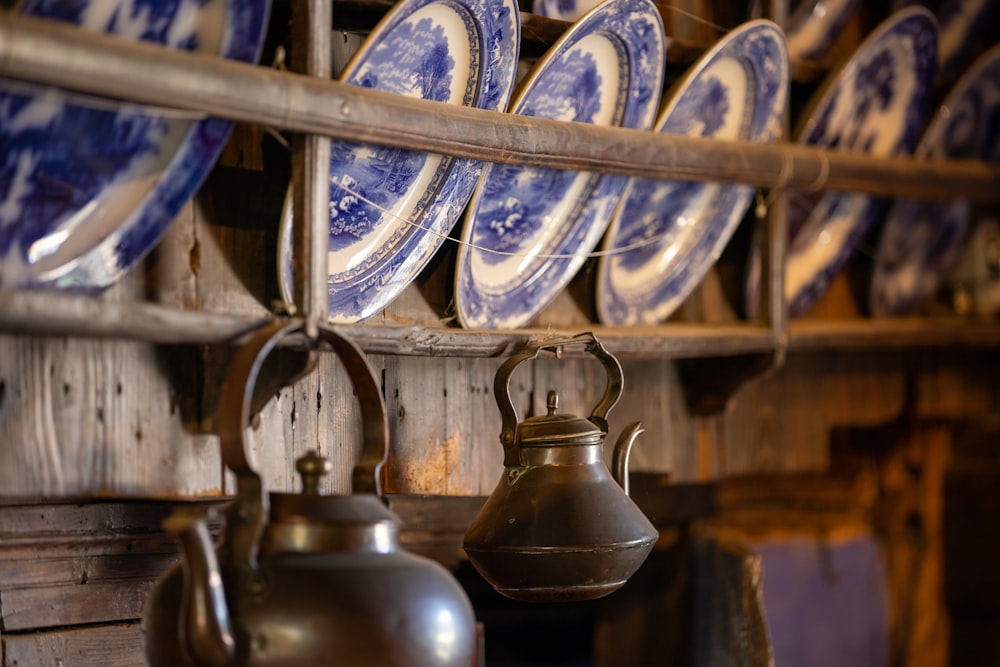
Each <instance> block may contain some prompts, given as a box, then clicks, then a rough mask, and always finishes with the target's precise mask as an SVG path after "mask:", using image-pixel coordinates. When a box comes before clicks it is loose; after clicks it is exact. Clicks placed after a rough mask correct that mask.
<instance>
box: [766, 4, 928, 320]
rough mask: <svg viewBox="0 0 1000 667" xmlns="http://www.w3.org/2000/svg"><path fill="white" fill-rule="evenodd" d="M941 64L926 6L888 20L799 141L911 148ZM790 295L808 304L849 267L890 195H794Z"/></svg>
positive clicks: (819, 102)
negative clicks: (850, 261) (855, 252)
mask: <svg viewBox="0 0 1000 667" xmlns="http://www.w3.org/2000/svg"><path fill="white" fill-rule="evenodd" d="M936 66H937V22H936V21H935V19H934V16H933V15H932V14H931V13H930V12H929V11H927V10H926V9H924V8H922V7H909V8H907V9H904V10H901V11H899V12H896V13H895V14H893V15H892V16H890V17H889V18H888V19H886V20H885V21H883V22H882V23H881V24H880V25H879V26H878V27H877V28H876V29H875V30H874V31H873V32H872V34H871V35H870V36H869V37H868V38H867V39H866V40H865V41H864V43H863V44H862V45H861V46H860V47H859V48H858V49H857V50H856V51H855V53H854V55H853V56H852V57H851V59H850V60H849V61H848V63H847V64H846V65H845V66H844V67H843V68H842V69H841V70H840V71H839V72H836V73H834V74H832V75H831V78H830V79H828V81H827V83H826V84H824V86H823V87H822V88H821V89H820V91H819V92H818V93H817V95H816V96H815V97H814V98H813V100H811V102H810V105H809V108H808V110H807V112H806V113H805V114H804V115H803V119H804V122H802V123H801V126H800V128H799V130H798V132H797V133H796V134H797V137H798V141H799V142H800V143H805V144H813V145H818V146H823V147H827V148H836V149H839V150H849V151H856V152H863V153H867V154H871V155H874V156H879V157H888V156H895V155H907V154H910V153H911V152H912V150H913V148H914V146H915V145H916V143H917V140H918V139H919V137H920V133H921V131H922V128H923V126H924V123H925V121H926V118H927V110H928V105H929V102H930V98H931V91H932V85H933V80H934V74H935V71H936ZM791 204H792V205H791V206H789V229H790V233H791V236H792V238H791V242H790V244H789V248H788V255H787V258H786V263H785V299H786V301H787V304H788V312H789V314H790V315H791V316H793V317H794V316H798V315H802V314H804V313H805V312H806V311H808V310H809V309H810V308H811V307H812V306H813V304H815V302H816V301H817V300H818V299H819V298H820V296H822V295H823V294H824V293H825V292H826V290H827V289H828V288H829V286H830V283H831V282H832V281H833V278H834V277H835V276H836V275H837V274H838V273H839V272H840V271H841V269H843V267H844V266H845V265H846V264H847V262H848V260H849V259H850V258H851V256H852V255H853V253H854V250H855V248H856V246H857V245H858V243H859V242H860V241H861V239H862V237H863V236H864V235H865V234H866V233H867V232H868V231H869V230H870V229H871V227H872V225H873V224H874V223H875V222H876V221H877V220H878V219H880V218H881V216H882V215H883V214H884V213H885V210H886V205H887V201H886V200H885V199H882V198H876V197H870V196H868V195H861V194H846V193H838V192H831V193H826V194H824V195H822V196H808V197H807V196H796V197H793V198H792V200H791Z"/></svg>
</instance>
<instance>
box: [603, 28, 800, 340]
mask: <svg viewBox="0 0 1000 667" xmlns="http://www.w3.org/2000/svg"><path fill="white" fill-rule="evenodd" d="M759 31H765V32H769V33H771V34H772V35H773V36H774V37H775V43H777V44H778V48H779V50H780V51H781V52H782V54H783V55H784V59H783V60H781V61H780V62H781V64H782V65H783V68H782V72H781V73H779V74H778V75H777V76H778V78H779V81H778V91H777V92H778V94H777V95H776V96H775V97H776V99H775V100H774V102H773V103H772V108H771V111H770V113H769V114H768V120H767V122H766V123H765V126H764V127H763V128H761V131H762V133H763V136H762V137H760V138H757V139H749V140H752V141H760V142H770V141H774V140H775V139H776V138H778V137H779V136H780V135H781V133H782V132H783V128H782V120H783V118H784V116H785V113H786V106H787V102H788V97H789V85H790V72H791V65H790V61H789V59H788V49H787V42H786V40H785V36H784V32H783V31H782V29H781V27H780V26H778V25H777V24H776V23H774V22H773V21H770V20H768V19H753V20H751V21H746V22H744V23H742V24H740V25H739V26H737V27H735V28H733V29H732V30H730V31H729V32H728V33H726V34H725V35H723V36H722V37H721V38H720V39H719V40H717V41H716V42H715V44H713V45H712V47H711V48H710V49H709V50H708V51H706V52H705V53H704V54H703V55H702V56H701V57H700V58H699V59H698V60H697V61H696V62H695V63H694V64H693V65H692V66H691V67H689V68H688V69H687V70H686V71H685V73H684V75H683V76H681V77H680V78H679V79H678V80H677V81H675V82H674V83H673V85H672V86H671V88H670V90H669V91H668V92H667V93H666V95H664V100H663V106H662V109H661V110H660V112H659V115H658V116H657V119H656V122H655V123H654V125H653V128H652V131H653V132H657V133H659V132H661V130H662V128H663V126H664V125H665V124H666V123H667V121H668V120H669V119H670V116H671V115H672V114H673V113H674V111H675V110H676V108H677V105H678V104H679V103H680V98H681V97H682V96H683V93H684V91H685V90H686V89H687V88H688V87H689V86H691V85H692V84H693V83H694V82H695V81H696V80H697V79H698V78H699V77H700V76H701V75H702V73H703V72H704V71H705V70H706V69H707V68H708V67H709V66H710V65H711V64H712V63H714V62H715V61H716V59H717V58H718V57H719V55H720V54H721V53H722V52H724V51H726V50H727V49H729V48H731V47H732V45H733V44H734V43H735V42H736V41H737V40H740V39H745V38H747V36H748V35H750V34H751V33H754V32H759ZM755 100H756V96H755ZM744 140H747V139H744ZM636 180H637V179H635V178H631V179H629V182H628V184H627V185H626V188H625V191H624V192H623V193H622V197H621V201H620V202H619V204H618V206H617V208H616V210H615V213H614V215H613V217H612V220H611V224H610V225H609V227H608V231H607V233H606V234H605V237H604V241H603V242H602V246H601V247H602V250H604V251H607V250H610V249H611V244H612V239H613V238H614V235H615V233H616V231H617V229H618V227H619V226H620V219H621V216H622V214H623V213H624V210H625V207H626V206H627V204H628V200H629V197H630V196H631V194H632V190H633V188H634V185H635V182H636ZM639 180H643V179H639ZM723 187H724V188H725V190H726V191H728V192H732V191H735V190H739V189H745V188H748V187H749V186H745V185H741V184H739V183H728V184H723ZM749 192H750V195H749V196H748V197H747V202H746V205H745V206H741V207H739V208H740V210H741V212H740V214H739V215H738V216H736V215H733V216H732V219H726V220H722V221H723V222H725V223H726V224H725V229H724V230H723V233H722V234H721V235H720V237H719V239H718V240H717V241H716V243H715V245H714V246H713V249H712V252H711V253H710V254H709V255H708V256H706V262H705V266H704V268H703V270H702V269H699V270H698V271H695V273H694V274H684V275H682V276H681V278H683V281H682V282H684V283H686V285H685V287H683V288H682V289H679V290H677V293H676V295H675V296H674V297H673V298H672V299H671V300H670V301H667V302H666V305H660V304H657V305H656V308H660V309H664V310H666V311H667V312H663V313H657V314H656V315H655V316H654V317H653V318H651V319H643V318H641V317H640V318H639V319H638V320H635V321H634V322H633V321H632V320H628V321H619V320H615V319H614V318H611V317H609V315H610V313H608V312H606V304H605V302H606V299H607V298H608V290H610V289H611V288H612V285H611V284H610V278H609V276H608V271H610V266H609V264H610V262H611V259H610V257H609V256H607V255H604V256H602V257H601V258H600V260H599V262H598V269H597V280H596V285H595V307H596V308H595V309H596V312H597V316H598V320H599V321H600V322H601V323H602V324H607V325H609V326H628V325H631V324H652V323H656V322H662V321H663V320H665V319H666V318H667V317H669V316H670V314H671V313H672V312H674V311H676V309H677V307H679V306H680V304H681V302H683V300H684V299H685V298H686V297H687V296H689V295H690V294H691V293H692V292H693V291H694V289H695V288H696V287H697V285H698V284H699V283H700V282H701V281H702V280H703V279H704V277H705V275H706V274H707V273H708V271H709V270H710V268H711V266H712V265H714V264H715V262H716V261H718V257H719V255H720V254H721V252H722V250H723V249H724V248H725V246H726V245H727V244H728V243H729V241H730V240H731V238H732V235H733V233H734V232H735V230H736V228H737V227H738V226H739V223H740V221H741V220H742V218H743V217H744V215H745V213H746V209H747V207H748V206H749V204H750V198H751V197H752V189H750V190H749ZM718 217H719V216H717V219H718ZM695 274H697V277H693V276H694V275H695ZM655 282H656V284H655V286H653V287H655V289H654V290H650V291H658V290H663V289H665V288H666V286H667V285H669V284H670V283H671V281H670V280H667V281H662V280H660V276H657V277H656V281H655ZM612 291H613V290H612Z"/></svg>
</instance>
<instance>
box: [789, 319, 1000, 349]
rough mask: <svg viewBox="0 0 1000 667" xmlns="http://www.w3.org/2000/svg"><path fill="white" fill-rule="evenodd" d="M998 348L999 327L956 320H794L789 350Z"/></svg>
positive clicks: (999, 345) (987, 322)
mask: <svg viewBox="0 0 1000 667" xmlns="http://www.w3.org/2000/svg"><path fill="white" fill-rule="evenodd" d="M959 346H960V347H965V348H969V347H975V348H984V347H997V348H1000V323H998V322H996V321H993V320H986V319H968V318H959V317H940V318H922V317H921V318H918V317H911V318H898V319H885V320H868V319H854V320H795V321H792V322H791V323H790V324H789V326H788V350H789V351H792V352H795V351H802V352H804V351H816V350H852V349H870V350H874V349H899V350H903V349H909V348H949V347H959Z"/></svg>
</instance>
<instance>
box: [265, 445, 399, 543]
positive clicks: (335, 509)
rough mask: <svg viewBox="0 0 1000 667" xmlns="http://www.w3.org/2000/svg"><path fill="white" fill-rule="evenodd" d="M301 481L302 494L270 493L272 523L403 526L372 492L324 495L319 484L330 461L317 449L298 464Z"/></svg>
mask: <svg viewBox="0 0 1000 667" xmlns="http://www.w3.org/2000/svg"><path fill="white" fill-rule="evenodd" d="M295 469H296V470H297V471H298V473H299V476H300V477H301V478H302V493H273V492H272V493H271V494H269V495H270V500H271V503H270V504H271V508H270V510H271V521H277V522H296V523H302V524H309V523H316V524H319V523H324V524H344V525H365V524H376V523H386V522H388V523H393V524H398V523H400V521H399V518H398V517H397V516H396V515H395V514H394V513H393V512H392V511H391V510H390V509H389V508H388V507H386V505H385V503H384V502H382V500H381V499H380V498H379V497H378V496H377V495H375V494H373V493H356V494H350V495H345V496H341V495H321V494H320V492H319V481H320V479H321V478H322V476H323V475H325V474H326V473H328V472H330V470H331V469H332V464H331V462H330V460H329V459H328V458H326V457H324V456H322V455H320V454H319V452H317V451H315V450H311V451H309V452H308V453H307V454H305V455H304V456H302V457H300V458H299V459H298V460H296V462H295Z"/></svg>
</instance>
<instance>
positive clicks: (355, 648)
mask: <svg viewBox="0 0 1000 667" xmlns="http://www.w3.org/2000/svg"><path fill="white" fill-rule="evenodd" d="M303 330H304V325H303V324H302V323H293V324H277V325H274V326H271V327H268V328H267V329H266V330H264V331H263V332H262V333H260V334H258V335H256V336H255V337H254V338H253V339H252V340H251V341H250V343H249V344H247V345H246V346H245V347H243V348H241V349H240V350H238V351H237V354H236V357H235V359H234V361H233V363H232V365H231V367H230V370H229V373H228V375H227V377H226V380H225V383H224V385H223V388H222V395H221V397H220V406H219V432H220V437H221V444H222V454H223V461H224V462H225V464H226V466H228V467H229V468H230V469H231V470H232V471H233V472H235V473H236V479H237V491H238V495H237V498H236V500H235V502H234V503H233V504H232V505H231V507H230V509H229V511H228V513H227V516H226V528H225V538H224V541H223V544H222V546H221V547H220V549H219V552H218V554H217V553H216V552H215V550H213V548H212V544H211V541H210V538H209V533H208V529H207V527H206V523H205V521H204V520H202V519H200V518H197V517H191V516H190V514H189V513H187V512H184V511H183V510H181V511H178V512H175V513H174V514H173V515H172V516H171V517H170V518H168V520H167V528H168V529H170V530H173V531H174V532H176V533H177V534H178V535H179V537H180V541H181V545H182V557H183V558H182V563H181V565H180V566H179V567H175V568H173V569H172V570H171V571H169V572H168V573H167V574H166V575H165V576H164V578H163V579H162V580H161V581H160V582H159V583H158V584H157V586H156V588H155V589H154V591H153V593H152V594H151V595H150V598H149V600H148V602H147V606H146V612H145V615H144V619H143V621H144V624H145V628H146V652H147V657H148V659H149V662H150V664H151V665H153V666H154V667H157V666H160V665H163V666H169V667H179V666H181V665H189V666H195V667H202V666H205V667H236V666H244V665H246V666H255V667H257V666H259V667H263V666H270V665H282V666H302V667H305V666H309V667H315V666H318V665H352V667H366V666H368V667H375V666H378V667H387V666H391V665H399V666H405V667H413V666H414V665H422V666H423V665H427V666H434V665H439V666H442V667H444V666H447V667H458V666H462V667H467V666H468V665H469V664H470V663H471V660H472V656H473V653H474V645H475V617H474V615H473V610H472V605H471V604H470V602H469V600H468V598H467V597H466V595H465V593H464V591H463V590H462V588H461V587H460V586H459V585H458V583H457V582H456V581H455V580H454V579H453V578H452V577H451V575H450V574H449V573H448V572H447V571H446V570H445V569H444V568H443V567H441V566H440V565H438V564H437V563H435V562H433V561H430V560H428V559H425V558H421V557H418V556H416V555H414V554H410V553H407V552H405V551H402V550H400V549H399V545H398V519H397V518H396V516H395V515H394V514H392V512H390V511H389V509H388V508H387V507H386V505H385V503H384V502H383V499H382V498H381V487H380V481H379V472H380V470H381V467H382V465H383V463H384V461H385V458H386V454H387V446H388V427H387V422H386V414H385V404H384V402H383V400H382V394H381V391H380V389H379V385H378V383H377V382H376V381H375V378H374V376H373V374H372V371H371V368H370V367H369V366H368V363H367V361H366V359H365V357H364V354H363V353H362V352H361V350H360V349H358V348H357V347H356V346H355V345H354V343H352V342H350V341H349V340H348V339H346V338H344V337H342V336H340V335H338V334H336V333H334V332H333V331H331V330H328V329H324V328H320V332H319V333H320V335H319V338H320V340H321V341H322V342H323V343H326V344H328V345H329V346H331V347H332V348H333V350H334V351H335V352H336V353H337V354H338V356H339V357H340V359H341V361H342V362H343V363H344V366H345V367H346V369H347V371H348V374H349V375H350V377H351V380H352V382H353V384H354V389H355V392H356V393H357V396H358V399H359V401H360V403H361V417H362V422H363V431H364V433H363V437H364V447H363V451H362V454H361V459H360V461H359V463H358V465H357V466H356V467H355V469H354V475H353V481H352V486H353V491H354V492H353V493H352V494H350V495H346V496H321V495H319V493H318V482H319V476H320V475H321V474H322V473H323V472H324V471H326V470H329V467H330V463H329V461H327V460H325V459H323V458H322V457H320V456H318V455H317V454H315V453H313V454H310V455H307V456H306V457H303V458H302V459H300V460H299V462H298V468H299V472H300V473H301V474H302V479H303V487H304V492H303V493H302V494H294V493H270V494H266V493H264V492H263V490H262V484H261V479H260V476H259V475H258V474H257V473H256V472H255V471H254V470H253V469H252V468H251V467H250V465H249V463H248V462H247V459H246V455H245V449H244V440H243V435H244V430H245V428H246V427H247V425H248V423H249V416H250V415H249V413H250V404H251V398H252V389H253V386H254V384H255V381H256V378H257V376H258V373H259V372H260V369H261V365H262V364H263V362H264V359H265V358H266V357H267V356H268V355H269V354H270V352H271V351H272V350H273V349H274V348H275V346H276V345H277V343H278V341H279V340H281V339H282V338H285V337H286V336H289V335H291V334H299V333H302V332H303Z"/></svg>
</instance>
